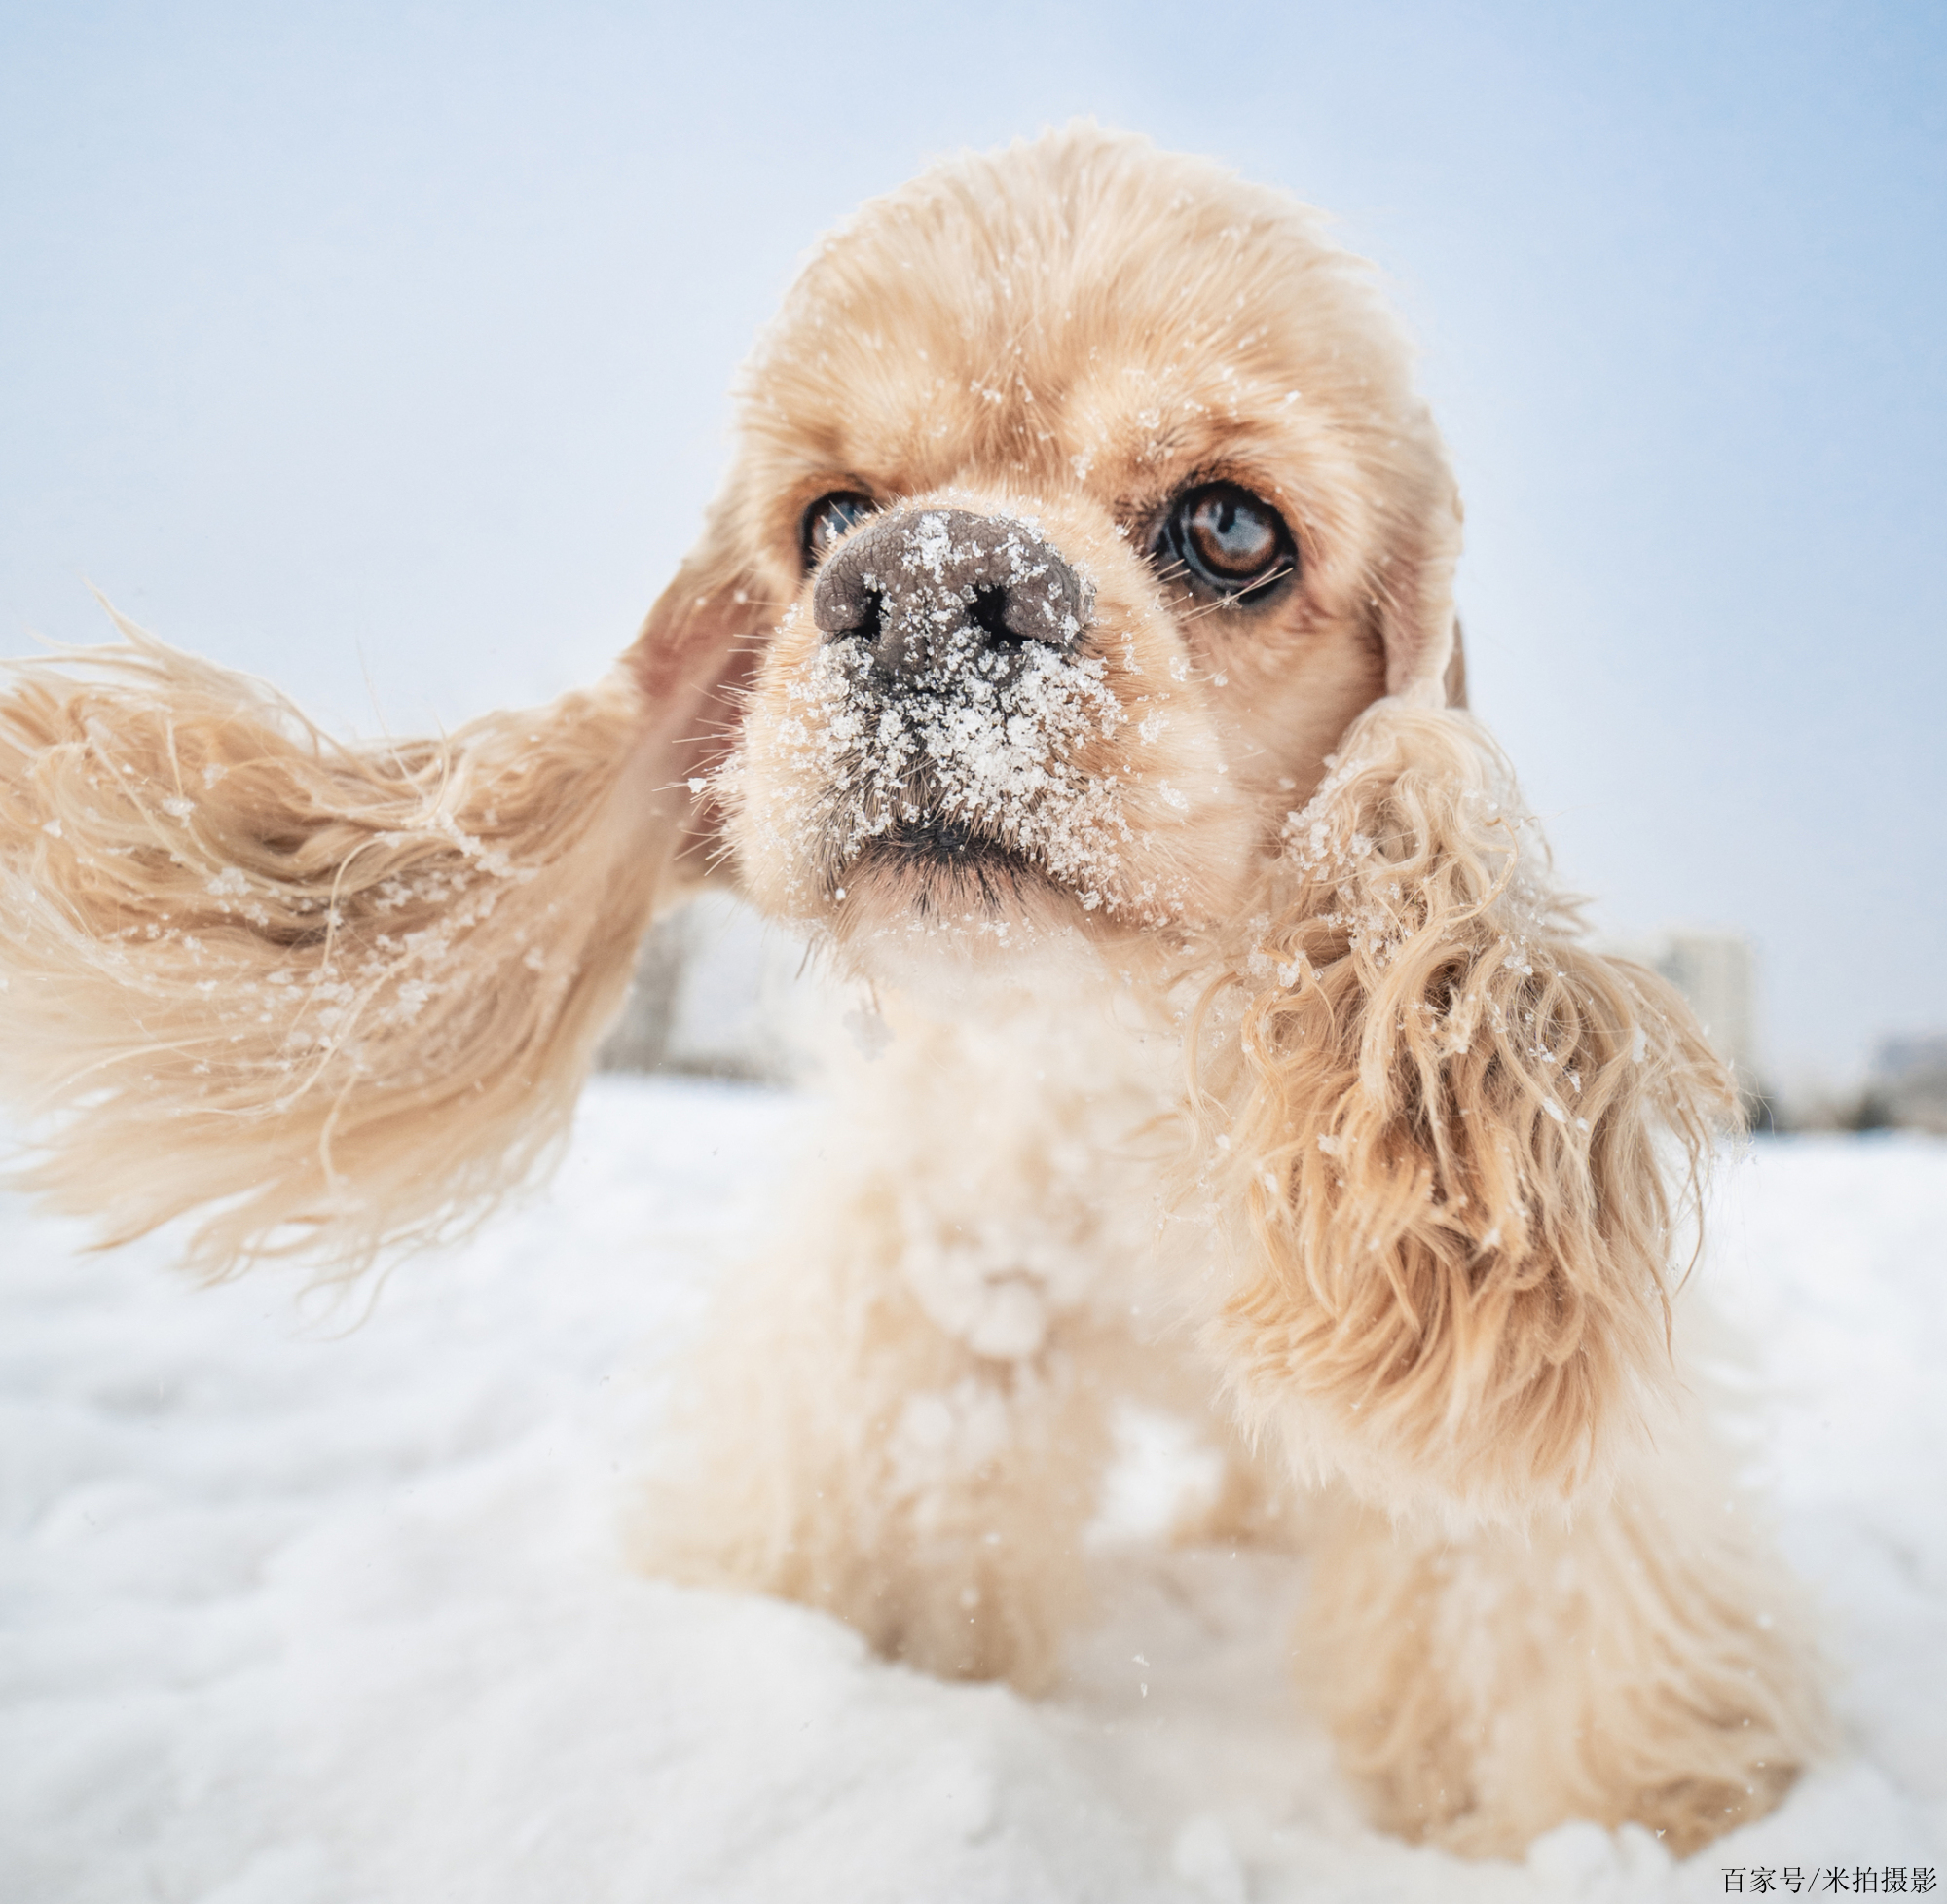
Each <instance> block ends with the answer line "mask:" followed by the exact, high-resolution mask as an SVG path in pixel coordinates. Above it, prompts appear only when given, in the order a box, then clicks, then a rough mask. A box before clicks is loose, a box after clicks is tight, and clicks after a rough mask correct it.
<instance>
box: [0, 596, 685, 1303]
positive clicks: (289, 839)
mask: <svg viewBox="0 0 1947 1904" xmlns="http://www.w3.org/2000/svg"><path fill="white" fill-rule="evenodd" d="M117 620H118V623H119V625H120V627H121V629H122V633H123V636H124V638H125V641H124V643H122V644H118V645H115V646H111V647H107V648H103V649H98V650H92V651H89V652H87V653H85V654H83V655H79V656H70V657H64V658H61V659H58V660H55V661H49V662H36V663H25V664H20V665H18V667H17V668H16V669H15V670H14V671H13V681H12V685H11V686H10V687H9V688H8V690H7V692H6V693H5V694H4V696H0V893H3V894H4V903H0V1088H4V1091H5V1093H6V1095H7V1096H9V1097H10V1098H13V1099H14V1100H16V1101H17V1102H19V1103H22V1104H23V1105H24V1106H25V1107H26V1108H27V1109H28V1111H29V1112H30V1113H32V1114H38V1115H39V1116H40V1117H42V1118H43V1119H45V1123H44V1125H43V1129H44V1132H45V1137H44V1141H43V1142H42V1143H41V1145H40V1146H39V1153H38V1160H37V1161H35V1162H34V1163H33V1164H32V1165H31V1167H30V1168H29V1169H28V1170H27V1171H26V1172H24V1173H23V1175H24V1180H25V1182H26V1183H27V1184H28V1186H29V1187H30V1188H32V1189H35V1190H39V1191H40V1192H41V1193H42V1194H43V1195H44V1196H45V1197H46V1199H47V1200H48V1201H49V1202H50V1203H51V1204H53V1205H54V1206H55V1207H56V1208H60V1209H63V1210H68V1211H74V1212H79V1213H86V1214H89V1215H92V1216H96V1217H98V1218H99V1219H100V1221H101V1223H102V1227H103V1236H104V1240H105V1241H107V1242H110V1243H113V1242H120V1241H123V1240H126V1239H127V1238H129V1237H131V1236H135V1235H139V1234H141V1233H142V1232H144V1231H146V1230H148V1229H151V1228H153V1227H155V1226H157V1225H158V1224H162V1223H165V1222H167V1221H168V1220H169V1219H171V1218H175V1217H179V1216H182V1215H184V1214H186V1213H188V1212H190V1211H192V1210H196V1209H199V1208H201V1207H203V1206H208V1207H207V1210H206V1214H204V1216H203V1217H202V1223H201V1226H200V1227H199V1228H198V1229H197V1230H196V1232H195V1235H194V1239H193V1241H192V1244H191V1248H190V1260H191V1263H192V1264H193V1266H195V1267H197V1268H198V1269H200V1270H202V1271H203V1272H204V1273H207V1274H211V1275H215V1274H221V1273H225V1272H227V1271H230V1270H232V1269H235V1268H238V1267H240V1266H242V1265H244V1264H245V1263H248V1262H250V1261H252V1260H254V1259H257V1258H261V1257H267V1256H289V1257H298V1258H303V1259H306V1260H308V1261H311V1262H313V1263H320V1264H328V1265H330V1266H333V1267H344V1268H348V1269H351V1268H357V1267H359V1266H361V1265H362V1264H364V1263H368V1262H370V1260H371V1259H372V1257H373V1256H374V1254H375V1253H376V1252H377V1251H379V1250H380V1249H381V1248H383V1247H386V1246H388V1245H393V1244H398V1243H403V1242H414V1241H425V1240H430V1239H433V1238H435V1237H437V1236H440V1235H443V1234H445V1233H448V1232H449V1231H451V1230H453V1229H455V1228H456V1227H461V1226H463V1225H464V1224H465V1223H466V1222H467V1221H468V1220H469V1219H470V1218H477V1217H478V1216H479V1215H480V1214H482V1213H484V1211H485V1210H486V1208H488V1207H489V1206H490V1205H491V1204H492V1203H493V1202H494V1200H495V1199H496V1198H497V1197H498V1196H499V1195H500V1194H501V1193H503V1192H504V1191H505V1190H508V1189H509V1188H511V1187H513V1186H514V1185H516V1184H518V1183H519V1182H521V1181H522V1180H523V1179H524V1178H525V1177H526V1176H527V1175H528V1174H529V1173H530V1172H531V1171H532V1170H533V1168H534V1166H535V1165H536V1164H537V1163H538V1162H539V1160H540V1159H541V1158H542V1157H543V1155H544V1153H547V1152H548V1151H549V1150H550V1148H551V1147H552V1146H553V1145H554V1144H555V1143H556V1141H557V1140H558V1139H559V1138H560V1137H562V1136H563V1135H564V1134H565V1131H566V1128H567V1124H568V1118H569V1112H570V1110H571V1108H572V1105H573V1101H574V1096H575V1093H576V1091H577V1089H578V1088H579V1085H580V1083H581V1080H582V1078H583V1076H584V1074H585V1072H586V1069H587V1064H588V1060H589V1056H590V1053H591V1050H592V1048H593V1045H594V1044H595V1042H596V1040H597V1039H598V1037H599V1036H600V1034H601V1032H602V1030H603V1028H604V1026H605V1024H606V1021H607V1019H608V1018H609V1016H610V1015H611V1014H612V1012H613V1009H614V1008H615V1007H616V1005H617V1004H618V1003H619V1001H620V998H621V995H622V992H623V989H624V987H625V986H626V984H627V982H628V978H629V972H630V966H631V962H632V958H633V955H634V952H635V948H636V944H637V940H638V938H639V937H640V935H641V933H642V930H643V926H644V924H645V923H646V921H647V918H648V914H649V910H650V907H651V904H652V901H653V898H654V896H655V891H656V887H657V883H658V879H659V877H660V876H661V874H662V872H663V870H664V867H665V865H666V862H667V860H668V858H669V854H670V851H671V849H672V846H673V843H674V840H675V837H676V834H677V830H678V825H679V823H680V811H681V808H680V804H678V802H677V798H676V796H675V795H673V794H672V793H671V792H670V791H669V790H668V789H667V787H665V786H664V785H662V783H664V782H666V781H667V780H668V778H669V775H668V774H667V772H666V766H667V759H666V756H667V752H668V743H667V737H666V735H662V734H660V733H659V731H658V728H657V726H656V724H655V723H653V722H652V721H651V720H650V719H649V717H648V714H647V711H646V703H645V701H644V698H643V692H642V689H641V688H640V687H639V685H638V684H637V683H636V681H635V679H634V678H633V677H631V676H629V675H628V674H627V673H624V672H618V673H617V674H616V675H615V676H614V677H611V678H610V679H609V680H608V681H607V682H606V683H605V684H604V685H603V686H601V687H600V688H598V689H597V690H595V691H594V692H592V693H577V694H569V695H567V696H565V697H564V698H563V699H561V700H560V701H557V702H555V703H554V704H553V705H552V706H550V707H547V708H543V709H539V710H535V711H533V712H530V713H526V714H494V715H490V716H489V717H488V718H486V719H484V720H480V721H476V722H474V723H473V724H471V725H470V726H467V727H465V728H462V729H461V730H460V731H459V732H458V733H457V734H455V735H454V736H453V737H452V738H451V739H450V740H445V741H439V742H412V743H407V744H402V745H397V746H390V745H383V744H374V745H371V746H354V747H347V746H341V745H339V744H338V743H336V742H334V741H331V740H329V739H328V738H326V737H325V736H324V735H322V734H321V733H319V732H318V731H317V729H316V728H314V727H312V725H311V724H310V723H309V722H308V721H306V720H305V719H304V717H303V716H302V715H301V714H298V713H297V711H296V710H295V709H294V708H292V707H291V706H290V705H289V704H288V703H287V702H285V701H283V700H282V699H280V698H279V697H278V696H276V694H275V693H274V692H273V691H271V690H270V689H268V688H266V687H264V686H263V685H261V684H260V683H257V682H255V681H252V680H250V679H248V678H247V677H242V676H239V675H235V674H231V673H228V672H226V671H224V670H222V669H219V668H215V667H212V666H210V665H208V664H206V663H203V662H201V661H197V660H195V659H193V658H191V657H190V656H188V655H184V654H181V653H178V652H177V651H175V650H174V649H172V648H169V647H166V646H165V645H164V644H163V643H162V642H160V641H156V640H154V639H153V638H152V637H150V636H148V635H146V634H144V633H143V632H142V631H141V630H140V629H138V628H135V627H134V626H133V625H132V624H130V623H129V622H126V621H123V620H121V618H120V617H119V616H118V617H117ZM682 797H683V798H685V799H686V796H682Z"/></svg>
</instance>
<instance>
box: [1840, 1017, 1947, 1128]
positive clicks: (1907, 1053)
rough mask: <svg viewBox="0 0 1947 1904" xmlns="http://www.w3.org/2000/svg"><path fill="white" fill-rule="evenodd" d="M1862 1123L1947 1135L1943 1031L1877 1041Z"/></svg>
mask: <svg viewBox="0 0 1947 1904" xmlns="http://www.w3.org/2000/svg"><path fill="white" fill-rule="evenodd" d="M1861 1121H1863V1122H1868V1123H1874V1124H1893V1125H1897V1126H1899V1127H1900V1128H1902V1129H1906V1130H1930V1131H1934V1132H1937V1133H1939V1134H1940V1135H1942V1136H1947V1032H1933V1033H1929V1034H1928V1035H1926V1036H1924V1037H1908V1038H1889V1039H1887V1040H1886V1041H1885V1042H1884V1043H1882V1044H1881V1045H1880V1047H1879V1049H1878V1050H1877V1051H1876V1052H1874V1054H1873V1070H1872V1076H1871V1078H1870V1079H1869V1080H1868V1081H1867V1084H1866V1095H1865V1115H1864V1117H1862V1119H1861Z"/></svg>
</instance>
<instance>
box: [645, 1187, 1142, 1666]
mask: <svg viewBox="0 0 1947 1904" xmlns="http://www.w3.org/2000/svg"><path fill="white" fill-rule="evenodd" d="M864 1215H865V1213H864V1212H859V1213H858V1216H859V1217H861V1218H863V1216H864ZM849 1241H850V1243H851V1245H852V1247H850V1248H846V1247H844V1246H843V1245H840V1246H837V1247H833V1243H832V1242H830V1241H827V1242H824V1243H821V1244H819V1245H815V1246H814V1248H813V1249H812V1250H811V1251H808V1252H807V1253H806V1255H805V1256H803V1257H799V1258H795V1259H792V1260H790V1261H787V1262H780V1263H773V1264H772V1265H771V1266H770V1270H769V1273H767V1274H766V1275H765V1276H763V1277H762V1278H760V1279H758V1280H757V1281H756V1282H755V1283H754V1284H753V1287H751V1288H749V1289H748V1290H746V1291H744V1292H742V1293H741V1294H740V1300H738V1301H737V1302H736V1303H735V1305H734V1308H733V1310H732V1311H731V1313H729V1314H726V1315H725V1316H723V1317H722V1318H721V1319H720V1321H719V1334H718V1335H717V1336H716V1339H715V1340H714V1341H713V1342H712V1343H711V1344H710V1345H709V1346H708V1347H707V1349H706V1351H705V1353H704V1355H703V1357H702V1358H701V1359H700V1360H699V1362H698V1363H697V1364H696V1365H694V1366H693V1367H692V1368H691V1369H690V1371H689V1372H688V1373H689V1385H688V1388H687V1390H686V1394H685V1400H684V1405H683V1407H682V1408H681V1410H680V1417H679V1423H678V1432H677V1433H676V1434H675V1435H674V1436H673V1437H672V1438H671V1441H670V1443H669V1445H668V1446H666V1448H665V1453H664V1459H663V1460H662V1462H661V1463H660V1466H659V1471H658V1473H657V1475H656V1478H655V1480H654V1482H653V1483H652V1486H651V1497H650V1502H649V1508H648V1513H647V1516H646V1517H645V1525H644V1542H643V1562H644V1564H645V1565H646V1566H648V1567H649V1568H651V1569H652V1570H653V1571H655V1572H657V1573H661V1574H665V1575H668V1576H671V1577H673V1578H676V1579H680V1580H686V1581H689V1582H692V1583H694V1584H697V1585H702V1586H716V1587H727V1588H734V1589H740V1590H746V1591H751V1592H755V1593H775V1594H778V1595H781V1596H782V1597H785V1598H788V1599H795V1600H801V1601H803V1602H805V1603H806V1604H807V1605H810V1606H816V1607H822V1608H824V1609H826V1610H827V1611H829V1612H831V1613H834V1614H836V1615H837V1616H838V1617H839V1618H840V1619H842V1620H845V1621H846V1622H848V1623H849V1624H850V1625H852V1626H854V1627H856V1628H857V1629H859V1630H860V1631H861V1632H863V1634H864V1635H865V1636H866V1638H867V1639H868V1640H870V1642H871V1643H872V1645H873V1646H874V1647H875V1648H877V1649H878V1650H879V1651H880V1652H881V1653H883V1654H885V1655H886V1656H887V1657H889V1658H892V1659H898V1660H903V1661H906V1662H907V1663H909V1664H911V1665H913V1666H918V1667H920V1668H921V1669H922V1670H925V1671H928V1672H933V1673H937V1674H939V1675H941V1676H942V1677H948V1678H967V1679H994V1678H1005V1679H1009V1680H1011V1681H1012V1682H1013V1683H1014V1684H1015V1685H1017V1686H1019V1687H1021V1688H1022V1689H1023V1690H1030V1691H1032V1690H1037V1689H1039V1688H1041V1687H1042V1686H1044V1685H1046V1683H1047V1680H1048V1678H1049V1676H1050V1675H1051V1673H1052V1671H1053V1668H1054V1665H1055V1659H1056V1650H1057V1646H1058V1643H1059V1640H1060V1636H1061V1633H1062V1630H1063V1629H1064V1628H1065V1627H1066V1626H1067V1625H1068V1624H1069V1622H1070V1620H1071V1619H1072V1618H1073V1616H1074V1615H1075V1614H1076V1612H1077V1611H1078V1610H1079V1609H1080V1607H1081V1606H1082V1605H1083V1603H1084V1597H1085V1595H1084V1579H1083V1565H1082V1552H1081V1532H1082V1528H1083V1526H1084V1523H1085V1521H1086V1520H1087V1518H1088V1516H1089V1513H1090V1512H1091V1510H1092V1507H1093V1503H1094V1498H1095V1489H1096V1483H1097V1479H1098V1476H1099V1473H1100V1470H1101V1467H1102V1464H1103V1461H1104V1459H1105V1456H1106V1452H1107V1442H1108V1437H1107V1435H1106V1433H1105V1431H1104V1424H1103V1416H1102V1410H1101V1409H1100V1407H1099V1388H1098V1384H1097V1382H1096V1380H1095V1379H1094V1372H1093V1371H1092V1370H1091V1368H1090V1366H1089V1362H1090V1357H1089V1355H1088V1350H1087V1345H1086V1344H1085V1343H1084V1342H1082V1341H1079V1340H1077V1339H1075V1338H1074V1337H1073V1336H1069V1335H1068V1334H1067V1333H1066V1332H1062V1333H1059V1334H1056V1335H1054V1336H1051V1337H1050V1340H1049V1342H1048V1345H1047V1348H1046V1349H1045V1350H1044V1351H1043V1352H1042V1353H1039V1354H1036V1355H1033V1356H1025V1357H1020V1358H997V1357H990V1356H982V1355H979V1354H976V1353H974V1352H973V1350H972V1349H970V1348H969V1347H968V1346H967V1345H966V1344H965V1343H964V1342H961V1341H957V1340H955V1339H954V1338H953V1337H952V1336H949V1335H948V1334H946V1333H945V1332H944V1331H942V1330H941V1329H939V1328H938V1327H937V1325H936V1324H935V1323H934V1322H932V1320H931V1319H930V1318H928V1317H927V1316H926V1315H925V1314H924V1313H923V1312H922V1311H921V1310H920V1308H919V1306H918V1305H917V1304H916V1303H915V1302H914V1300H912V1297H911V1294H910V1291H909V1290H908V1289H907V1287H906V1285H905V1281H904V1278H903V1276H902V1275H901V1273H900V1263H899V1260H898V1257H897V1254H896V1253H894V1252H890V1251H886V1250H884V1248H883V1244H884V1242H885V1241H886V1239H885V1238H883V1237H877V1238H874V1237H871V1236H870V1235H869V1232H868V1231H866V1230H864V1229H863V1226H862V1227H861V1228H859V1229H855V1230H854V1231H853V1233H852V1235H851V1237H850V1238H849Z"/></svg>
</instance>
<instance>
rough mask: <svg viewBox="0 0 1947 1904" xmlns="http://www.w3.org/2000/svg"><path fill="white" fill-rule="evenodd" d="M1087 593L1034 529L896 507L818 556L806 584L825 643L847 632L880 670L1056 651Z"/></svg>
mask: <svg viewBox="0 0 1947 1904" xmlns="http://www.w3.org/2000/svg"><path fill="white" fill-rule="evenodd" d="M1094 606H1095V594H1094V590H1093V589H1091V588H1090V587H1089V586H1088V584H1087V583H1086V582H1085V581H1084V580H1083V579H1082V577H1081V576H1080V575H1078V574H1077V573H1076V572H1075V570H1074V569H1073V568H1070V567H1069V565H1068V564H1067V563H1066V562H1064V561H1063V560H1062V559H1061V556H1060V555H1059V554H1058V553H1057V552H1056V550H1055V548H1054V547H1053V545H1052V544H1051V543H1050V542H1049V541H1048V540H1047V537H1046V536H1045V535H1043V534H1042V533H1041V532H1040V531H1037V530H1035V529H1032V528H1030V527H1029V526H1028V525H1027V524H1026V523H1023V522H1018V521H1015V520H1014V519H1013V518H1011V517H1008V516H976V515H974V514H973V512H972V511H971V510H967V509H900V510H895V511H893V512H892V513H891V514H888V515H884V516H881V517H880V518H879V519H878V520H877V521H876V522H873V523H871V524H869V525H868V526H867V527H866V528H864V529H862V530H861V531H859V532H858V533H857V534H855V535H854V536H853V537H852V538H851V539H850V540H849V541H848V542H846V543H845V545H844V546H843V547H842V548H840V549H839V550H838V552H837V553H836V554H835V555H833V556H831V557H829V558H828V559H827V562H826V564H825V568H824V569H823V570H822V572H821V573H820V575H819V577H818V586H817V588H816V589H814V590H813V592H812V599H811V609H812V616H813V618H814V619H815V620H816V622H817V623H818V626H819V628H820V629H821V630H823V631H824V634H825V637H826V639H827V641H836V640H837V639H838V638H839V637H840V636H846V635H850V636H857V637H860V638H863V640H864V641H868V642H869V643H870V644H871V649H872V658H873V660H874V661H875V662H876V663H877V665H878V666H879V667H880V668H882V669H883V670H885V672H886V673H888V674H890V675H894V676H904V677H920V676H923V675H926V674H928V673H931V672H938V673H946V672H950V671H952V670H954V669H956V668H958V667H961V666H964V665H965V664H966V663H967V662H968V661H970V660H972V659H973V658H974V657H976V656H979V655H982V654H986V653H989V652H991V651H994V650H997V649H1003V650H1004V649H1007V648H1010V647H1014V648H1018V647H1019V646H1020V645H1021V644H1022V643H1023V642H1026V641H1041V642H1045V643H1047V645H1049V646H1051V647H1056V648H1062V649H1066V648H1068V647H1070V646H1071V645H1072V644H1073V643H1074V641H1075V639H1076V637H1077V636H1078V635H1080V634H1081V633H1082V631H1083V629H1084V628H1085V627H1086V626H1087V625H1088V618H1089V616H1090V615H1091V614H1092V613H1093V612H1094Z"/></svg>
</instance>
